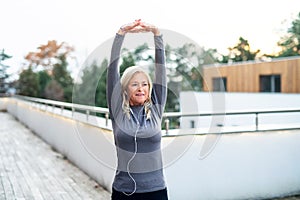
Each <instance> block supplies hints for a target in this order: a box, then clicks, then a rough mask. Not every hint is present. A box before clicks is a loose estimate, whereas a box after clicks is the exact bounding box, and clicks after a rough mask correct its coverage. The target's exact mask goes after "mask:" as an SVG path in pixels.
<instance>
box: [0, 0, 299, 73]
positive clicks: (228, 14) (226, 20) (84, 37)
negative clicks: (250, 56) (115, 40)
mask: <svg viewBox="0 0 300 200" xmlns="http://www.w3.org/2000/svg"><path fill="white" fill-rule="evenodd" d="M0 5H1V7H0V17H1V29H0V33H1V36H0V49H5V52H6V53H7V54H9V55H12V56H13V58H11V59H9V60H7V61H6V62H5V64H7V65H10V66H11V68H10V70H9V72H10V73H17V72H18V71H19V70H20V67H21V63H22V62H23V61H24V56H25V55H26V54H27V53H28V52H30V51H36V50H37V47H38V46H40V45H41V44H46V43H47V41H48V40H57V41H58V42H63V41H64V42H67V43H69V44H70V45H73V46H75V49H76V52H75V55H76V56H77V57H78V63H79V65H80V64H81V63H82V62H83V61H84V59H85V57H86V56H88V54H89V53H91V52H92V51H93V50H94V49H95V48H96V47H97V46H99V45H100V44H101V43H102V42H104V41H106V40H107V39H110V38H111V37H113V36H114V34H115V32H116V31H117V30H118V28H119V27H120V26H121V25H122V24H125V23H128V22H131V21H133V20H134V19H138V18H141V19H142V20H144V21H146V22H149V23H151V24H155V25H156V26H158V27H160V28H163V29H167V30H172V31H175V32H178V33H181V34H183V35H185V36H187V37H189V38H190V39H192V40H194V41H195V42H197V44H199V45H200V46H203V47H205V48H216V49H217V50H218V51H219V52H221V53H226V50H227V48H228V47H232V46H234V45H235V44H236V43H237V41H238V38H239V37H240V36H242V37H243V38H245V39H247V40H248V42H249V43H250V45H251V49H252V50H256V49H260V50H261V51H262V52H263V53H272V52H274V51H276V42H277V41H278V40H279V39H280V36H282V34H283V33H284V32H286V31H287V29H288V27H289V26H290V22H291V21H292V19H293V18H295V17H296V15H297V14H298V13H299V12H300V1H299V0H285V1H282V0H278V1H269V0H268V1H266V0H251V1H249V0H248V1H242V0H225V1H224V0H209V1H199V0H198V1H197V0H181V1H177V0H173V1H163V0H152V1H138V0H128V1H124V0H123V1H121V0H120V1H114V0H108V1H100V0H51V1H49V0H9V1H5V0H2V1H1V4H0Z"/></svg>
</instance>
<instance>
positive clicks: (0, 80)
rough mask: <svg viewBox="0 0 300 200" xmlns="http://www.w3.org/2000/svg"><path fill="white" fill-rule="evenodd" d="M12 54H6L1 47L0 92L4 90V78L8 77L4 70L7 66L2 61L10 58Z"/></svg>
mask: <svg viewBox="0 0 300 200" xmlns="http://www.w3.org/2000/svg"><path fill="white" fill-rule="evenodd" d="M11 57H12V56H9V55H7V54H6V53H4V49H2V51H1V53H0V93H5V92H6V89H7V88H6V84H7V83H6V79H7V78H8V77H9V75H8V74H7V72H6V70H7V69H8V68H9V66H7V65H4V64H3V63H2V62H3V61H4V60H6V59H9V58H11Z"/></svg>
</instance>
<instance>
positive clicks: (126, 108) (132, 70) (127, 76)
mask: <svg viewBox="0 0 300 200" xmlns="http://www.w3.org/2000/svg"><path fill="white" fill-rule="evenodd" d="M136 73H143V74H144V75H145V76H146V77H147V79H148V84H149V93H148V98H147V100H146V101H145V103H144V106H145V113H146V119H150V114H151V110H150V107H151V105H152V101H151V93H152V87H153V84H152V81H151V78H150V76H149V74H148V73H147V72H146V71H145V70H144V69H143V68H142V67H140V66H131V67H128V68H127V69H126V70H125V71H124V73H123V75H122V77H121V80H120V81H121V87H122V91H121V92H122V98H123V101H122V109H123V112H124V113H125V114H126V116H127V117H128V119H130V105H129V96H128V94H127V87H128V84H129V82H130V80H131V79H132V77H133V76H134V75H135V74H136Z"/></svg>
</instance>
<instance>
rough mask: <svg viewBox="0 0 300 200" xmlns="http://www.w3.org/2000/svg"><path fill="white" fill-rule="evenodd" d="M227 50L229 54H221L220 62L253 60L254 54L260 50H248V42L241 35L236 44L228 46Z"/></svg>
mask: <svg viewBox="0 0 300 200" xmlns="http://www.w3.org/2000/svg"><path fill="white" fill-rule="evenodd" d="M228 50H229V54H228V55H223V56H222V59H221V60H220V62H221V63H228V62H242V61H248V60H255V58H256V56H257V55H258V53H259V52H260V50H256V51H254V52H252V51H251V50H250V44H249V43H248V40H246V39H244V38H242V37H240V38H239V41H238V43H237V45H236V46H234V47H229V48H228Z"/></svg>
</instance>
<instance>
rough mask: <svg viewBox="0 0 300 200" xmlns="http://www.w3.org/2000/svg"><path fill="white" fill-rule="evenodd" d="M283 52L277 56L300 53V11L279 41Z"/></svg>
mask: <svg viewBox="0 0 300 200" xmlns="http://www.w3.org/2000/svg"><path fill="white" fill-rule="evenodd" d="M278 46H280V47H281V49H282V50H281V52H279V55H278V56H277V57H287V56H297V55H300V12H299V14H298V18H297V19H295V20H294V21H293V22H292V25H291V27H290V28H289V29H288V31H287V34H286V35H285V36H283V37H282V38H281V40H280V41H279V42H278Z"/></svg>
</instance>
